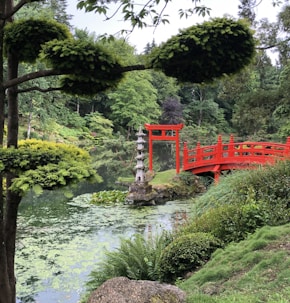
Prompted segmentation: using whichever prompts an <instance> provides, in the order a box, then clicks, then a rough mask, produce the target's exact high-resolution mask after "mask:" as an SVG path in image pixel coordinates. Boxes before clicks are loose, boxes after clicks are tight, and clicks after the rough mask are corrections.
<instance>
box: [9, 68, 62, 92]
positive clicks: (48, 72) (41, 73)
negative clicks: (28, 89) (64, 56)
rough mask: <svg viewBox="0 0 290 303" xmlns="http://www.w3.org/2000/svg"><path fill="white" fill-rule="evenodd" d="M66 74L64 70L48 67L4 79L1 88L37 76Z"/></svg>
mask: <svg viewBox="0 0 290 303" xmlns="http://www.w3.org/2000/svg"><path fill="white" fill-rule="evenodd" d="M65 74H67V73H66V72H64V71H60V70H56V69H49V70H40V71H37V72H32V73H29V74H26V75H23V76H20V77H18V78H14V79H11V80H8V81H5V82H4V83H3V88H4V89H7V88H10V87H12V86H15V85H19V84H21V83H24V82H27V81H29V80H33V79H37V78H43V77H48V76H59V75H65Z"/></svg>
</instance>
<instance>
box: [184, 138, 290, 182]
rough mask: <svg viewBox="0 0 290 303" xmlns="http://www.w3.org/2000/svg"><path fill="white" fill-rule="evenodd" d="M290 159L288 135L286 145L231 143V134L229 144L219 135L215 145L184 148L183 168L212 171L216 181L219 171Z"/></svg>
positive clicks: (232, 139) (232, 141)
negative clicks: (223, 141)
mask: <svg viewBox="0 0 290 303" xmlns="http://www.w3.org/2000/svg"><path fill="white" fill-rule="evenodd" d="M285 158H290V137H288V138H287V141H286V144H281V143H274V142H234V137H233V136H231V137H230V141H229V143H222V137H221V136H219V137H218V141H217V144H215V145H210V146H200V144H199V143H198V144H197V146H196V148H194V149H188V146H187V143H184V147H183V170H185V171H192V172H193V173H194V174H201V173H205V172H212V173H214V178H215V180H216V181H217V180H218V178H219V175H220V173H221V171H224V170H231V169H245V168H247V167H249V166H253V165H257V164H267V163H269V164H273V163H274V162H275V161H277V160H279V159H285Z"/></svg>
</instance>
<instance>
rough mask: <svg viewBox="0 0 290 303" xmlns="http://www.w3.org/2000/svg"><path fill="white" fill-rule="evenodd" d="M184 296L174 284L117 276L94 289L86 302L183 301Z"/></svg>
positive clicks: (140, 302)
mask: <svg viewBox="0 0 290 303" xmlns="http://www.w3.org/2000/svg"><path fill="white" fill-rule="evenodd" d="M185 297H186V294H185V292H184V291H182V290H181V289H179V288H178V287H176V286H174V285H170V284H163V283H159V282H156V281H142V280H139V281H136V280H130V279H128V278H125V277H117V278H113V279H110V280H108V281H106V282H105V283H103V284H102V285H101V286H100V287H99V288H98V289H96V290H95V291H94V292H93V293H92V294H91V296H90V298H89V300H88V303H184V302H185Z"/></svg>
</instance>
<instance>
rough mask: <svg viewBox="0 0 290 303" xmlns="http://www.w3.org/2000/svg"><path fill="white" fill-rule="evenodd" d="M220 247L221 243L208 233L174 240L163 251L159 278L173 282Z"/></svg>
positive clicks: (199, 264) (196, 266)
mask: <svg viewBox="0 0 290 303" xmlns="http://www.w3.org/2000/svg"><path fill="white" fill-rule="evenodd" d="M219 247H221V241H220V240H218V239H217V238H216V237H214V236H213V235H211V234H209V233H202V232H199V233H191V234H185V235H182V236H180V237H177V238H176V239H174V240H173V241H172V242H171V243H170V244H169V245H168V246H167V247H166V248H165V249H164V251H163V254H162V256H161V259H160V264H159V267H160V269H159V271H160V273H159V278H160V280H161V281H164V282H173V281H175V280H176V279H177V278H179V277H182V276H184V275H185V274H186V273H187V272H189V271H192V270H194V269H196V268H198V267H199V266H201V265H202V264H204V263H205V262H207V261H208V260H209V258H210V256H211V254H212V253H213V252H214V251H215V250H216V249H217V248H219Z"/></svg>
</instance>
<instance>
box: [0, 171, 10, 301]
mask: <svg viewBox="0 0 290 303" xmlns="http://www.w3.org/2000/svg"><path fill="white" fill-rule="evenodd" d="M0 181H1V183H0V184H3V183H2V181H3V176H2V175H1V176H0ZM4 225H5V223H4V198H3V187H2V186H0V273H1V275H0V303H6V302H13V301H12V298H13V297H12V293H11V288H10V283H9V275H8V264H7V255H6V252H7V248H6V241H5V228H4Z"/></svg>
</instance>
